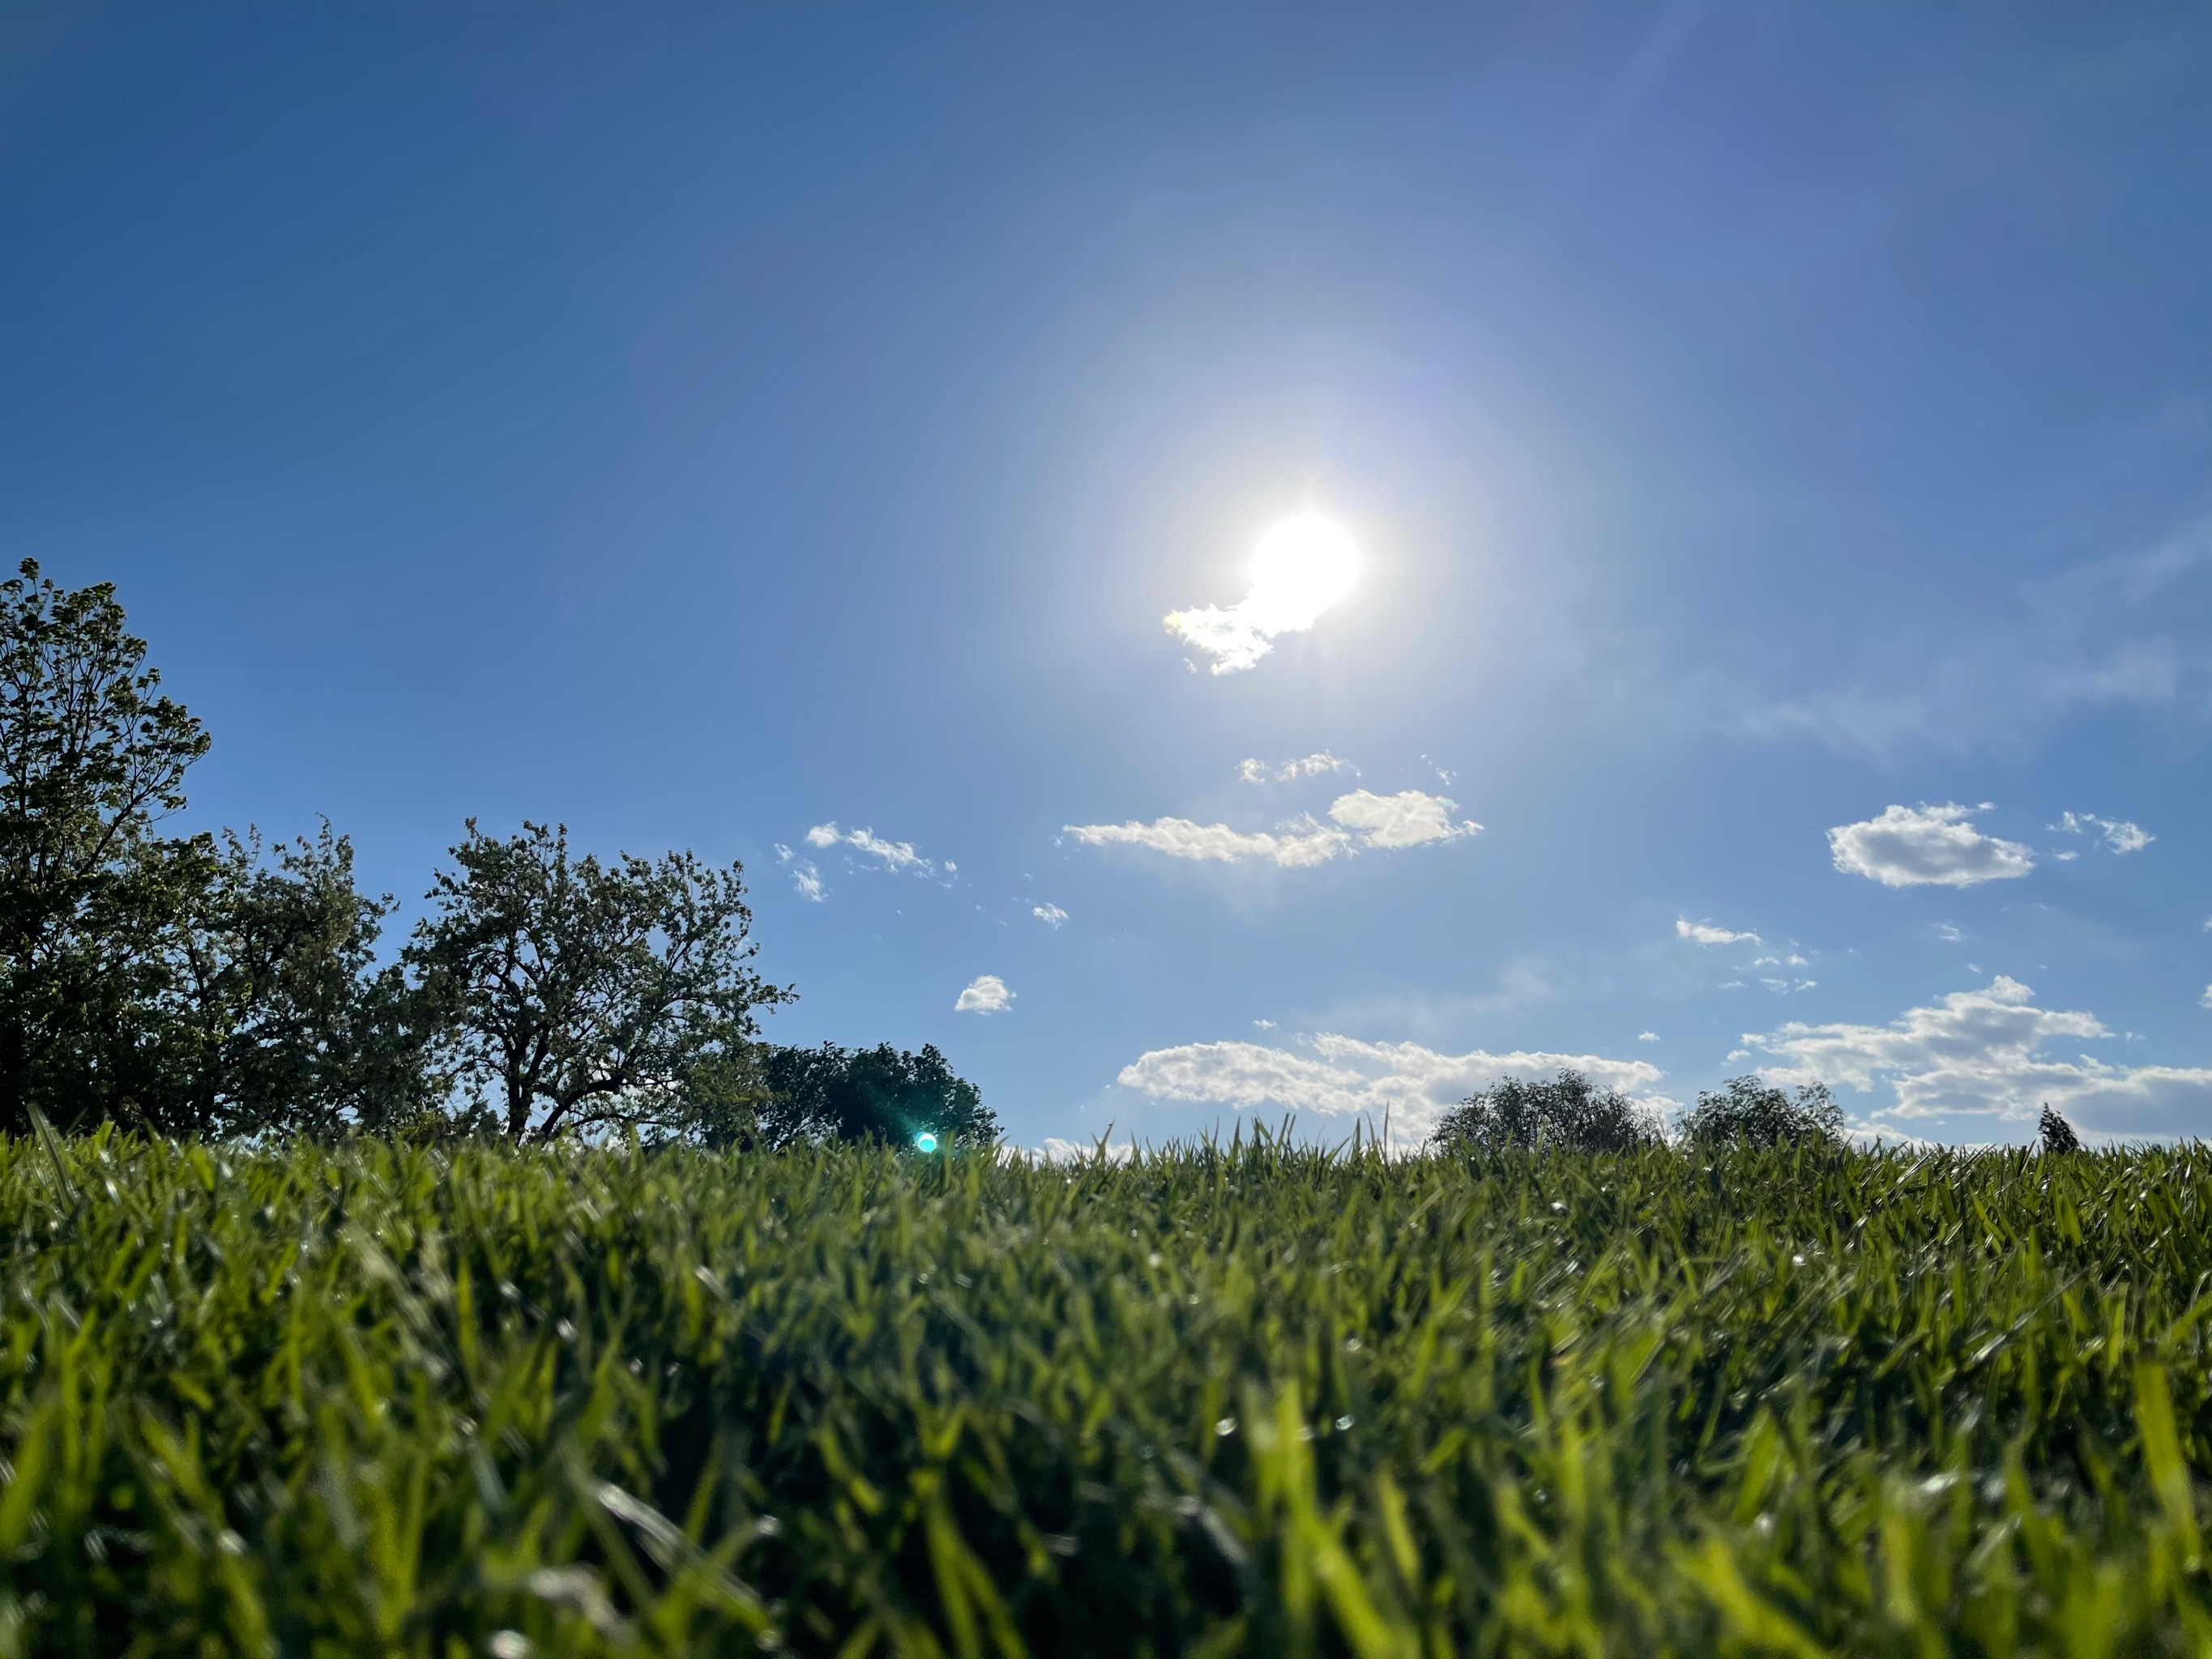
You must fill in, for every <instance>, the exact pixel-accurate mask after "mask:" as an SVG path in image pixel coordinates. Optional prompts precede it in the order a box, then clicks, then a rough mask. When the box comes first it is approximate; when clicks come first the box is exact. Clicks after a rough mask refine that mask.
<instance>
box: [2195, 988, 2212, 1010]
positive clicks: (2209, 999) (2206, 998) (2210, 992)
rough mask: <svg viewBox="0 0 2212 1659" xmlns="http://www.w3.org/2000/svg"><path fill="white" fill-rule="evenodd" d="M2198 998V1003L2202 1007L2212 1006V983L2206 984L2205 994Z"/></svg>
mask: <svg viewBox="0 0 2212 1659" xmlns="http://www.w3.org/2000/svg"><path fill="white" fill-rule="evenodd" d="M2197 1005H2198V1006H2200V1007H2204V1008H2212V985H2208V986H2206V987H2204V994H2203V996H2201V997H2199V998H2198V999H2197Z"/></svg>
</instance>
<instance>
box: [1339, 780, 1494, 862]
mask: <svg viewBox="0 0 2212 1659" xmlns="http://www.w3.org/2000/svg"><path fill="white" fill-rule="evenodd" d="M1458 810H1459V807H1458V805H1457V803H1455V802H1454V801H1450V800H1447V799H1445V798H1444V797H1443V796H1442V795H1425V794H1423V793H1421V792H1420V791H1419V790H1418V789H1401V790H1400V791H1399V792H1398V793H1396V794H1395V795H1377V794H1374V793H1370V792H1369V791H1367V790H1365V789H1355V790H1353V791H1352V793H1350V794H1348V795H1339V796H1338V797H1337V798H1336V799H1335V800H1334V802H1333V803H1331V805H1330V806H1329V809H1328V815H1329V817H1332V818H1334V819H1335V820H1336V822H1337V823H1340V824H1342V825H1343V826H1344V827H1345V828H1346V829H1349V830H1351V831H1352V832H1353V833H1354V834H1355V835H1358V836H1361V837H1363V838H1364V843H1365V845H1367V846H1369V847H1379V848H1384V849H1385V850H1389V849H1391V848H1400V847H1419V846H1422V845H1425V843H1427V842H1432V841H1457V840H1459V839H1460V838H1461V837H1462V836H1477V835H1480V834H1481V833H1482V826H1481V825H1480V824H1479V823H1473V822H1471V821H1469V822H1464V823H1455V822H1454V821H1453V819H1452V814H1453V813H1454V812H1455V811H1458Z"/></svg>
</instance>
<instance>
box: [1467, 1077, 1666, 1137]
mask: <svg viewBox="0 0 2212 1659" xmlns="http://www.w3.org/2000/svg"><path fill="white" fill-rule="evenodd" d="M1659 1139H1660V1135H1659V1129H1658V1127H1657V1125H1656V1124H1655V1123H1654V1122H1653V1121H1651V1117H1650V1114H1649V1113H1647V1112H1645V1111H1644V1110H1643V1109H1641V1108H1639V1107H1638V1105H1637V1104H1636V1103H1635V1102H1634V1101H1632V1100H1631V1099H1629V1098H1628V1097H1627V1096H1626V1095H1624V1094H1622V1093H1621V1092H1620V1091H1619V1090H1617V1089H1600V1088H1599V1087H1597V1085H1595V1084H1593V1083H1592V1082H1591V1081H1590V1080H1589V1079H1588V1078H1587V1077H1584V1076H1583V1074H1582V1073H1580V1072H1576V1071H1563V1072H1561V1073H1559V1076H1558V1078H1557V1079H1553V1080H1551V1081H1548V1082H1547V1081H1537V1082H1529V1083H1524V1082H1522V1080H1521V1079H1519V1078H1514V1077H1505V1078H1500V1079H1498V1081H1497V1082H1496V1083H1494V1084H1492V1085H1491V1086H1490V1087H1489V1088H1487V1089H1484V1090H1481V1091H1478V1092H1476V1093H1474V1094H1472V1095H1469V1096H1468V1097H1467V1098H1466V1099H1465V1100H1462V1102H1460V1103H1459V1104H1458V1105H1457V1106H1455V1107H1454V1108H1453V1109H1451V1110H1450V1111H1449V1112H1447V1113H1445V1114H1444V1115H1443V1121H1441V1122H1439V1123H1438V1124H1437V1127H1436V1132H1435V1133H1434V1134H1432V1135H1431V1137H1430V1139H1429V1144H1430V1146H1431V1147H1434V1148H1436V1149H1437V1150H1439V1151H1446V1152H1455V1151H1468V1150H1474V1149H1476V1148H1482V1149H1498V1148H1504V1147H1509V1146H1511V1147H1537V1146H1559V1147H1566V1148H1571V1149H1572V1150H1573V1151H1576V1152H1626V1151H1629V1150H1630V1149H1632V1148H1634V1147H1638V1146H1652V1145H1655V1144H1656V1143H1657V1141H1658V1140H1659Z"/></svg>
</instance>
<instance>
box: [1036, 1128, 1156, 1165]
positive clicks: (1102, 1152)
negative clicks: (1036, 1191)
mask: <svg viewBox="0 0 2212 1659" xmlns="http://www.w3.org/2000/svg"><path fill="white" fill-rule="evenodd" d="M1136 1150H1137V1145H1136V1143H1135V1142H1134V1141H1133V1140H1123V1141H1119V1142H1116V1141H1115V1140H1113V1139H1105V1140H1103V1141H1098V1140H1067V1139H1062V1138H1061V1137H1060V1136H1059V1135H1047V1136H1046V1137H1045V1140H1044V1145H1042V1146H1040V1147H1038V1148H1037V1156H1038V1157H1039V1158H1042V1159H1043V1160H1044V1162H1046V1163H1047V1164H1080V1163H1083V1162H1084V1161H1085V1160H1086V1159H1088V1158H1098V1157H1101V1156H1103V1157H1104V1158H1105V1160H1106V1161H1107V1162H1108V1163H1109V1164H1127V1162H1128V1161H1129V1159H1130V1158H1132V1157H1133V1155H1134V1154H1135V1152H1136Z"/></svg>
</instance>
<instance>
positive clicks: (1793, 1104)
mask: <svg viewBox="0 0 2212 1659" xmlns="http://www.w3.org/2000/svg"><path fill="white" fill-rule="evenodd" d="M1681 1130H1682V1134H1683V1137H1684V1139H1687V1140H1690V1141H1692V1142H1694V1143H1696V1144H1697V1145H1699V1146H1719V1145H1723V1144H1727V1145H1733V1146H1790V1145H1792V1144H1795V1143H1801V1142H1802V1143H1812V1144H1826V1145H1838V1144H1840V1143H1841V1142H1842V1140H1843V1138H1844V1110H1843V1108H1842V1107H1840V1106H1838V1105H1837V1104H1836V1102H1835V1097H1833V1096H1832V1095H1831V1094H1830V1093H1829V1092H1828V1085H1826V1084H1825V1083H1808V1084H1806V1085H1803V1086H1802V1087H1801V1088H1800V1089H1799V1090H1798V1091H1797V1092H1796V1094H1795V1095H1792V1094H1790V1092H1789V1091H1787V1090H1784V1089H1779V1088H1777V1087H1775V1086H1774V1085H1772V1084H1770V1083H1767V1082H1765V1081H1763V1080H1762V1079H1760V1078H1759V1076H1758V1075H1757V1074H1756V1073H1754V1074H1753V1075H1751V1076H1748V1077H1732V1078H1730V1079H1729V1080H1728V1081H1727V1082H1725V1083H1723V1085H1721V1086H1720V1087H1719V1089H1717V1090H1711V1089H1701V1090H1699V1091H1698V1103H1697V1104H1696V1105H1695V1106H1693V1107H1692V1108H1691V1109H1689V1110H1688V1111H1687V1112H1685V1113H1684V1114H1683V1115H1682V1123H1681Z"/></svg>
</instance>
